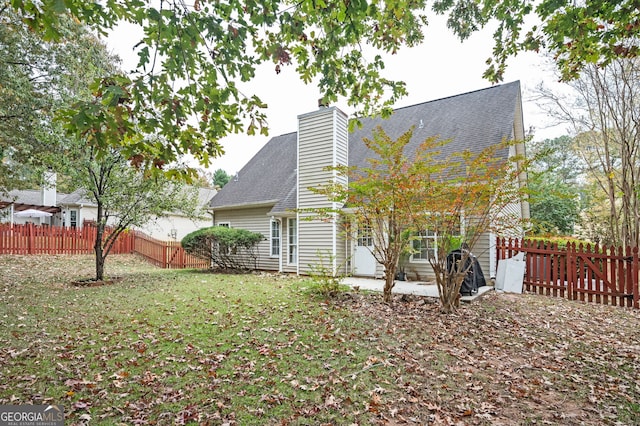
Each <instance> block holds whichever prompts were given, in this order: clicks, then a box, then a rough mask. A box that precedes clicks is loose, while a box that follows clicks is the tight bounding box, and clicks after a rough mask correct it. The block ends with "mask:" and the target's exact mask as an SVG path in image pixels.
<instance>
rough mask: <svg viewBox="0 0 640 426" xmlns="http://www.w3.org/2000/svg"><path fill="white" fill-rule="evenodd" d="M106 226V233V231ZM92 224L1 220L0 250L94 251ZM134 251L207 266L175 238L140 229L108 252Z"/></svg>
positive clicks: (161, 261)
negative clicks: (165, 238)
mask: <svg viewBox="0 0 640 426" xmlns="http://www.w3.org/2000/svg"><path fill="white" fill-rule="evenodd" d="M108 232H109V231H108V230H107V234H108ZM95 238H96V228H95V227H94V226H83V227H82V229H76V228H62V227H55V226H46V225H45V226H41V225H33V224H26V225H16V224H14V225H11V224H7V223H3V224H0V254H93V244H94V242H95ZM127 253H137V254H140V255H141V256H143V257H144V258H145V259H146V260H148V261H149V262H151V263H153V264H154V265H156V266H159V267H161V268H172V269H178V268H208V267H209V263H208V262H207V261H205V260H202V259H199V258H197V257H194V256H192V255H190V254H187V253H186V252H185V251H184V249H183V248H182V246H181V245H180V243H179V242H177V241H160V240H156V239H153V238H151V237H149V236H147V235H145V234H143V233H142V232H133V231H126V232H123V233H122V234H121V235H120V236H119V237H118V239H117V241H116V243H115V244H114V246H113V248H112V249H111V254H127Z"/></svg>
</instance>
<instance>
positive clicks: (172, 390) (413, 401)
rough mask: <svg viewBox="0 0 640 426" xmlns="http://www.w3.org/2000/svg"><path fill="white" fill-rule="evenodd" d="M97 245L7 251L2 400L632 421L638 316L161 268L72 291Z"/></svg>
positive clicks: (368, 417) (320, 414)
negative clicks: (444, 301)
mask: <svg viewBox="0 0 640 426" xmlns="http://www.w3.org/2000/svg"><path fill="white" fill-rule="evenodd" d="M92 260H93V259H92V258H91V256H0V277H1V285H0V301H1V302H2V304H1V307H0V344H1V345H2V348H3V349H2V351H1V352H0V367H1V370H0V403H2V404H25V403H43V404H46V403H56V404H63V405H64V406H65V410H66V413H67V415H68V422H67V423H68V424H84V423H86V422H87V421H88V420H89V419H91V422H98V423H101V422H106V423H127V424H139V423H155V424H189V423H191V424H230V425H231V424H240V425H245V424H389V425H395V424H438V425H458V424H461V425H467V424H469V425H476V424H478V425H495V424H505V425H507V424H509V425H510V424H524V423H536V424H559V425H567V424H568V425H572V424H576V425H578V424H581V425H600V424H611V425H614V424H630V425H631V424H636V422H637V419H638V418H639V417H640V406H639V405H638V401H640V371H639V370H640V337H639V335H638V330H639V329H640V327H639V325H640V315H639V312H638V311H637V310H633V309H627V308H619V307H613V306H602V305H595V304H586V303H580V302H572V301H566V300H562V299H553V298H548V297H544V296H536V295H510V294H497V293H493V294H491V295H488V296H486V297H485V298H483V299H482V300H481V301H480V302H479V303H474V304H470V305H463V307H462V308H461V309H460V310H459V311H458V312H456V313H455V314H452V315H443V314H442V313H440V310H439V306H438V304H437V303H436V301H433V300H430V299H423V298H418V297H397V298H396V299H395V301H394V304H393V306H389V305H387V304H384V303H382V300H381V296H380V295H379V294H368V293H360V292H351V293H343V294H341V295H339V296H338V297H337V298H335V299H330V300H325V299H324V298H321V297H318V296H316V295H314V294H313V293H310V292H309V290H308V287H309V282H308V280H304V279H303V280H300V279H298V278H296V277H291V276H281V275H273V274H265V273H261V274H248V275H219V274H206V273H202V272H200V271H163V270H159V269H156V268H154V267H151V266H149V265H148V264H146V263H145V262H144V261H142V260H141V259H139V258H137V257H134V256H124V255H118V256H112V257H110V258H109V259H108V261H107V268H108V269H107V272H108V274H114V275H116V274H117V275H121V276H123V277H124V279H123V280H122V281H121V282H118V283H115V284H113V285H110V286H105V287H91V288H77V287H73V286H71V285H70V284H69V283H70V282H71V281H73V280H74V279H77V278H80V277H85V276H87V275H90V274H91V271H92V267H93V263H92Z"/></svg>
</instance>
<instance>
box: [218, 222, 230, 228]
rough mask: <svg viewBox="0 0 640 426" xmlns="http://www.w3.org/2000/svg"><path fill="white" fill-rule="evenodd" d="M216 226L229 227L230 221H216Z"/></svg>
mask: <svg viewBox="0 0 640 426" xmlns="http://www.w3.org/2000/svg"><path fill="white" fill-rule="evenodd" d="M216 226H224V227H225V228H231V222H218V224H217V225H216Z"/></svg>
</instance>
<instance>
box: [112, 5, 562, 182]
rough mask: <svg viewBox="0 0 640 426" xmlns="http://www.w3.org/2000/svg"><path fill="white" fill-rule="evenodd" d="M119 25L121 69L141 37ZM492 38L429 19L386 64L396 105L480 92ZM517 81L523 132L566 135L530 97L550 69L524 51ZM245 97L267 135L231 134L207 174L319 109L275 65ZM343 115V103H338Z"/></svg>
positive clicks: (242, 159)
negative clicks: (395, 85)
mask: <svg viewBox="0 0 640 426" xmlns="http://www.w3.org/2000/svg"><path fill="white" fill-rule="evenodd" d="M125 28H126V27H121V28H120V29H119V30H117V31H116V32H114V33H113V34H112V35H110V36H109V38H108V39H107V44H108V46H109V47H110V48H111V49H113V51H114V52H115V53H117V54H118V55H120V57H121V58H123V65H124V66H125V69H126V68H127V66H129V67H131V66H133V65H135V63H136V62H135V61H136V59H137V57H136V56H135V55H134V54H132V48H133V46H134V45H135V43H136V42H137V41H139V37H134V36H132V34H131V32H132V30H131V29H130V28H128V29H125ZM492 47H493V40H492V38H491V32H490V31H483V32H481V33H477V34H475V35H474V36H472V37H471V38H470V39H469V40H466V41H465V42H463V43H461V42H460V41H459V40H458V39H457V38H456V37H454V36H453V35H452V33H451V31H450V30H448V29H447V28H446V25H445V22H444V19H443V18H441V17H436V16H432V14H431V15H430V25H429V27H428V28H427V32H426V40H425V42H424V44H422V45H421V46H419V47H416V48H413V49H404V50H402V51H400V53H398V54H396V55H389V56H388V57H387V59H386V60H385V64H386V71H387V72H388V74H387V77H389V78H391V79H394V80H402V81H405V82H406V83H407V89H408V92H409V95H408V96H407V97H405V98H403V99H401V100H400V101H399V102H398V103H397V105H396V107H403V106H407V105H413V104H417V103H421V102H425V101H430V100H434V99H439V98H443V97H447V96H452V95H456V94H460V93H465V92H469V91H473V90H478V89H482V88H485V87H488V86H490V85H491V84H490V83H489V82H488V81H487V80H484V79H483V78H482V73H483V72H484V70H485V67H486V65H485V60H486V59H487V58H488V57H489V56H490V54H491V50H492ZM515 80H520V83H521V86H522V91H523V100H524V106H523V110H524V124H525V129H529V128H530V127H534V128H535V139H537V140H538V139H544V138H548V137H556V136H560V135H562V134H566V130H564V129H561V128H558V127H554V128H549V127H548V126H549V124H548V121H547V120H546V118H545V116H544V114H542V113H541V112H540V110H539V109H538V108H537V107H536V105H535V103H534V102H533V101H531V100H529V99H528V98H530V97H531V93H530V92H531V90H532V89H534V88H535V86H536V85H537V84H539V83H540V82H541V81H544V82H545V84H547V83H549V84H551V83H554V82H555V80H556V79H555V77H554V76H553V74H552V73H551V72H549V66H548V65H544V61H543V59H542V58H541V57H540V56H538V55H535V54H532V53H527V54H522V55H521V56H519V57H517V58H515V59H512V60H511V61H510V62H509V67H508V68H507V71H506V73H505V79H504V82H511V81H515ZM243 91H244V92H245V94H248V95H250V94H254V93H255V94H257V95H258V96H259V97H260V98H261V99H262V100H263V101H264V102H266V103H267V104H268V110H267V116H268V120H269V137H265V136H247V135H233V136H229V137H227V138H225V139H223V140H222V144H223V146H224V150H225V155H223V156H222V157H220V158H217V159H214V160H213V162H212V165H211V167H210V168H209V170H210V171H213V170H215V169H218V168H221V169H224V170H226V171H227V172H228V173H229V174H231V175H233V174H235V173H236V172H237V171H239V170H240V169H241V168H242V167H243V166H244V165H245V164H246V163H247V162H248V161H249V160H250V159H251V157H252V156H253V155H254V154H255V153H256V152H258V150H260V148H262V147H263V146H264V144H265V143H266V142H267V141H268V140H269V139H270V138H271V137H273V136H277V135H281V134H284V133H289V132H294V131H296V130H297V116H298V115H300V114H304V113H307V112H310V111H314V110H316V109H317V108H318V98H320V97H321V96H320V93H319V91H318V89H317V88H316V87H315V86H313V85H305V84H303V83H302V82H301V81H300V80H299V79H298V77H297V74H296V73H295V70H294V69H293V67H284V68H283V71H282V72H281V73H280V74H276V73H275V66H274V65H271V64H267V65H265V66H263V67H262V68H261V69H260V70H259V71H258V73H257V78H256V79H255V80H254V81H252V82H251V83H250V84H248V85H247V86H246V87H245V88H243ZM336 106H338V107H339V108H341V109H342V110H343V111H345V112H346V113H350V112H351V110H350V109H349V108H348V107H347V106H346V104H341V103H338V104H336Z"/></svg>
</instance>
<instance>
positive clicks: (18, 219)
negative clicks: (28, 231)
mask: <svg viewBox="0 0 640 426" xmlns="http://www.w3.org/2000/svg"><path fill="white" fill-rule="evenodd" d="M55 181H56V175H55V173H53V172H47V173H45V182H46V184H45V185H43V186H42V188H41V189H25V190H13V191H9V193H8V194H6V195H5V196H3V195H2V194H0V223H2V222H11V223H15V224H24V223H33V224H36V225H45V224H46V225H52V226H60V225H61V223H62V222H61V210H62V209H61V208H60V207H59V206H58V205H57V193H56V184H55ZM29 211H33V213H34V214H32V215H28V216H21V215H20V213H21V212H22V213H23V212H29ZM38 212H41V214H38ZM16 213H18V215H16Z"/></svg>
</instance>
